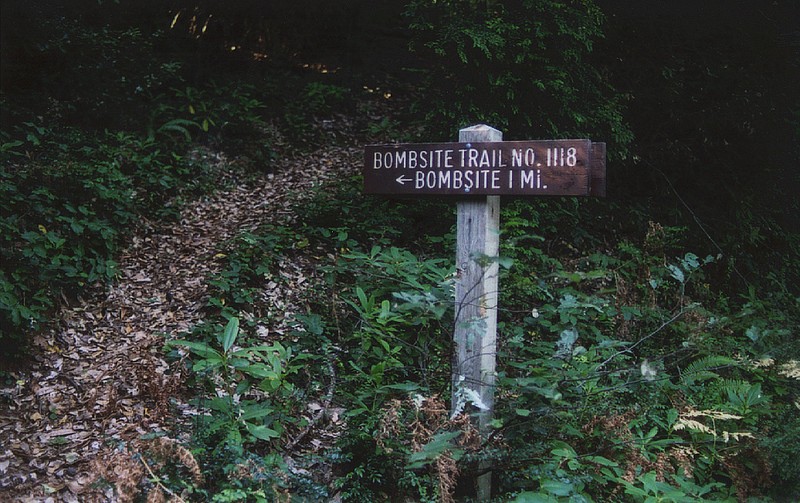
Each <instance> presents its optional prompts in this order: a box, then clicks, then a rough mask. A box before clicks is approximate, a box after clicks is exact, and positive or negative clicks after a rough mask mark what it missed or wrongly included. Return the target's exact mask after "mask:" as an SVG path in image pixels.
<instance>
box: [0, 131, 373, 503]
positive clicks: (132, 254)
mask: <svg viewBox="0 0 800 503" xmlns="http://www.w3.org/2000/svg"><path fill="white" fill-rule="evenodd" d="M339 143H340V144H342V142H341V141H340V142H339ZM345 144H346V146H344V147H324V148H322V149H320V150H317V151H315V152H312V153H308V154H304V155H300V156H295V157H294V158H291V159H285V160H282V161H280V162H278V163H277V165H276V166H275V168H274V171H273V173H274V174H269V175H266V174H265V175H264V176H263V177H261V178H260V179H258V180H256V181H255V182H250V183H239V184H235V185H234V186H233V187H232V188H228V189H225V190H222V191H220V192H217V193H216V194H214V195H212V196H210V197H207V198H204V199H202V200H198V201H195V202H192V203H191V204H189V205H187V206H186V207H185V208H184V209H183V211H182V213H181V217H180V221H179V223H178V224H174V223H168V224H160V223H154V224H152V225H150V226H149V227H150V231H149V232H147V233H140V234H138V235H136V236H134V237H133V238H132V240H131V244H130V246H129V247H128V248H127V249H126V250H125V251H124V252H123V253H122V254H121V255H120V256H119V257H118V259H117V261H118V263H119V270H120V279H119V281H118V282H117V283H116V284H114V285H112V286H111V287H110V288H109V290H108V291H107V292H106V293H105V294H103V295H100V296H96V297H94V298H90V299H86V300H85V301H83V302H81V303H80V304H78V305H75V304H73V305H72V306H66V307H64V308H63V312H62V317H61V322H60V324H59V326H58V327H57V329H55V330H53V331H51V332H50V333H47V334H44V335H42V336H40V337H38V338H37V340H36V345H37V346H38V347H39V348H41V352H40V354H39V355H38V356H37V358H36V363H35V364H34V365H33V366H32V368H30V369H29V370H27V371H25V372H21V373H17V374H16V375H17V377H18V379H17V381H16V383H15V384H12V387H9V388H5V389H0V393H2V394H0V500H2V501H14V500H16V501H115V500H116V498H117V497H116V496H115V495H114V494H115V493H114V492H113V490H112V488H111V487H110V486H109V485H108V484H105V485H102V484H101V485H98V484H96V483H95V482H96V481H97V480H98V479H99V478H100V476H102V478H104V479H106V480H107V479H108V478H109V477H110V478H115V477H116V478H124V477H126V476H128V475H130V473H129V472H130V470H134V471H135V470H136V469H135V468H133V467H132V466H130V465H125V464H124V463H123V464H119V463H118V461H119V459H120V458H119V453H120V452H121V451H122V450H124V448H125V446H126V445H128V444H130V443H131V442H136V441H137V439H138V438H140V437H141V435H143V434H146V433H154V432H169V431H170V426H171V425H174V424H175V423H176V421H179V420H180V417H176V416H175V414H176V412H177V414H178V416H180V415H181V414H182V413H184V414H186V413H189V412H190V411H189V410H188V409H189V408H188V406H186V405H185V404H178V406H177V407H175V406H174V403H173V405H170V401H171V400H172V399H174V397H175V396H178V395H179V394H180V391H181V390H180V386H181V382H180V380H179V379H178V378H177V377H176V376H173V375H171V374H170V371H169V370H170V369H169V365H168V364H167V363H166V362H165V361H164V360H163V358H162V356H163V351H162V346H163V342H164V337H163V336H162V335H161V334H170V335H172V336H174V335H176V334H177V333H179V332H183V331H186V330H189V329H190V328H191V327H192V326H193V325H195V324H197V323H198V322H199V321H200V320H201V319H202V318H203V316H204V307H205V306H206V303H207V301H208V292H207V286H206V283H205V280H206V279H207V278H208V277H209V275H210V274H212V273H214V272H216V271H217V270H218V268H219V267H220V265H221V260H218V259H215V255H216V254H218V253H220V252H221V251H223V250H224V249H225V246H226V244H227V243H228V242H229V241H230V239H231V238H232V237H234V236H235V235H236V234H237V233H239V232H241V231H243V230H248V229H253V228H255V227H257V226H258V225H260V224H262V223H265V222H271V221H276V219H278V220H280V221H286V220H287V219H290V218H291V215H290V201H289V198H290V197H296V196H297V194H303V193H306V192H307V189H308V188H309V187H310V186H311V185H312V184H318V183H320V182H321V181H322V180H324V179H326V178H330V177H335V176H342V175H345V174H348V175H349V174H352V173H354V172H355V171H356V170H357V169H358V165H359V163H360V162H361V161H360V155H361V154H360V148H359V147H358V146H357V145H355V140H353V141H351V142H345ZM197 155H200V156H205V159H204V160H205V161H206V162H214V163H220V164H225V165H227V168H226V170H227V171H228V172H230V173H235V172H236V166H235V161H231V160H229V159H226V158H225V157H224V156H223V155H222V154H216V153H211V152H203V151H200V152H199V153H198V154H197ZM292 195H294V196H292ZM273 295H276V296H277V297H287V298H288V297H291V295H292V292H289V291H287V292H277V294H276V293H274V292H273ZM182 440H185V439H182ZM140 468H141V467H140ZM101 471H104V473H100V472H101Z"/></svg>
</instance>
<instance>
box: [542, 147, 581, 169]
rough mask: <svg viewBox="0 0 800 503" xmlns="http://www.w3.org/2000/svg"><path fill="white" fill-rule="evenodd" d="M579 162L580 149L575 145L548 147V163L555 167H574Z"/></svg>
mask: <svg viewBox="0 0 800 503" xmlns="http://www.w3.org/2000/svg"><path fill="white" fill-rule="evenodd" d="M577 162H578V150H577V149H576V148H575V147H569V148H564V147H555V148H548V149H547V165H548V166H555V167H563V166H568V167H570V168H571V167H573V166H575V164H577Z"/></svg>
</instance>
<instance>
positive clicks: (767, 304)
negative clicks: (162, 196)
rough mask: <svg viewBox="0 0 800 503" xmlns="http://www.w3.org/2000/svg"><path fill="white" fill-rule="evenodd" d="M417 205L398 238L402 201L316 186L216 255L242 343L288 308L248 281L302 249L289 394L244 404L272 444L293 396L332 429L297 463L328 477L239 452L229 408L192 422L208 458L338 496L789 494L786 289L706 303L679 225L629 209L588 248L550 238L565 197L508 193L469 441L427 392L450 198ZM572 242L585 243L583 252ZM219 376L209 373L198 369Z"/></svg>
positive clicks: (577, 214) (238, 482)
mask: <svg viewBox="0 0 800 503" xmlns="http://www.w3.org/2000/svg"><path fill="white" fill-rule="evenodd" d="M420 206H421V207H422V209H421V211H423V212H427V215H428V217H429V220H442V221H444V222H448V221H449V222H450V223H449V224H445V223H443V222H433V221H427V222H425V226H424V227H420V226H418V225H416V226H409V234H403V233H399V232H397V231H398V229H403V230H405V229H406V227H405V226H406V225H407V224H408V221H409V219H412V218H414V215H415V214H416V213H415V212H416V211H417V210H420V208H415V207H414V206H413V205H405V204H396V202H389V201H385V200H378V199H365V198H361V197H359V196H358V195H357V193H356V189H354V188H353V186H352V184H351V183H349V182H348V181H345V182H338V183H332V184H331V185H328V186H325V187H324V188H321V189H320V190H319V192H318V193H315V194H314V197H312V199H311V200H310V201H305V202H304V203H303V206H302V208H298V212H297V213H298V215H299V216H298V221H297V222H296V224H295V225H293V226H292V227H291V228H287V227H278V226H267V227H265V228H263V229H260V230H259V231H256V232H253V233H245V234H242V235H241V236H240V237H239V238H238V239H237V241H236V244H235V246H234V247H233V249H230V250H226V256H225V257H224V260H226V261H227V262H228V264H229V266H228V267H227V268H224V269H223V272H222V273H221V274H220V275H219V276H217V277H216V278H214V279H213V280H212V285H213V286H214V288H215V290H214V291H215V292H217V293H215V294H213V295H212V299H217V300H212V307H213V308H215V309H218V310H219V311H220V312H221V313H223V315H225V316H235V315H236V313H240V314H241V316H242V319H243V320H246V321H245V324H246V325H247V326H248V329H247V331H248V332H250V334H251V335H250V336H246V337H245V336H240V337H245V338H244V339H242V341H243V342H242V347H246V344H245V341H247V344H250V345H256V344H259V342H258V341H259V340H260V339H259V337H261V338H263V337H264V336H263V335H262V336H255V335H252V334H257V333H259V329H258V327H259V326H261V325H262V324H268V323H270V320H273V321H275V320H277V319H281V320H284V321H286V318H284V317H283V316H284V315H283V313H279V312H277V310H275V309H274V308H270V307H269V304H270V300H269V299H268V298H266V297H264V296H262V295H260V294H259V288H262V287H263V285H264V283H265V282H271V281H273V282H274V281H288V279H283V280H282V279H280V274H279V271H280V268H281V264H283V263H286V262H284V261H286V260H289V261H291V260H295V259H299V258H300V257H303V256H313V257H314V261H315V263H316V264H317V270H318V272H319V274H320V275H319V276H318V277H316V278H314V279H313V285H312V286H310V287H309V288H308V290H307V291H306V293H305V294H304V295H303V296H302V298H303V303H304V306H303V308H304V309H305V311H302V310H301V312H297V313H295V314H293V315H292V316H291V317H290V320H289V324H290V326H291V327H292V329H291V331H290V333H289V334H288V337H283V338H281V341H282V342H281V344H284V341H289V340H290V341H291V343H287V344H286V345H284V346H283V347H284V348H285V349H287V350H288V349H290V347H289V346H291V350H292V354H293V355H294V357H293V358H298V357H302V359H301V360H299V361H301V362H302V368H298V369H297V371H296V373H294V374H291V375H290V376H289V377H288V379H289V382H291V383H292V392H291V393H290V396H291V397H292V399H291V400H289V399H281V400H277V401H276V399H275V398H274V397H261V398H260V399H259V400H258V401H259V403H260V405H256V404H253V405H254V406H257V407H258V406H260V407H264V406H266V404H270V405H269V406H270V407H272V408H273V411H272V412H271V414H273V417H274V419H273V421H274V423H270V426H268V427H269V428H271V429H274V431H276V432H278V431H280V432H281V433H280V435H281V438H282V439H283V438H285V437H284V436H285V435H288V436H289V438H292V432H296V431H298V429H301V428H303V427H304V423H302V421H301V422H300V423H297V422H296V421H297V420H296V417H297V416H296V414H297V411H296V410H294V409H293V407H296V404H294V405H293V402H292V400H297V401H301V402H302V401H303V400H306V401H307V400H317V401H319V400H320V399H319V397H320V396H322V395H326V394H327V393H331V395H326V396H329V397H330V399H331V400H333V401H335V402H336V404H337V406H339V407H342V408H343V409H344V411H345V412H344V417H345V421H346V423H347V428H346V430H345V431H343V432H342V433H340V435H339V436H338V438H337V440H336V445H335V446H334V447H333V448H331V449H329V450H328V451H327V452H325V453H324V454H322V455H321V456H320V458H319V459H318V460H317V462H322V463H324V464H327V465H330V466H332V470H333V473H334V474H335V477H334V481H333V482H331V483H330V484H329V485H327V486H323V485H321V484H320V483H318V482H314V481H313V480H311V479H309V478H303V477H298V476H291V475H290V474H286V473H284V474H283V475H281V473H282V471H283V470H284V468H285V467H282V466H281V465H280V463H278V462H275V463H273V464H271V465H270V467H269V468H265V467H264V465H263V464H262V465H257V464H256V465H252V463H255V461H254V459H255V458H256V457H259V456H260V458H259V459H262V460H264V459H274V458H272V457H270V456H274V454H275V451H274V445H273V444H272V443H270V442H265V441H256V442H248V441H246V426H244V425H243V424H242V423H241V422H238V423H236V428H238V429H239V432H240V436H241V439H242V440H241V442H240V447H237V448H236V449H231V448H229V447H226V448H220V446H222V445H224V444H225V442H224V441H223V440H222V438H223V437H221V436H216V437H215V436H213V435H205V434H203V433H199V434H198V436H197V437H196V438H197V440H198V442H199V444H200V445H201V446H204V447H202V449H201V450H203V451H205V452H208V453H213V455H210V457H209V458H207V459H209V463H212V461H211V459H212V458H213V459H215V460H225V461H224V464H226V466H238V467H240V468H241V467H242V466H251V465H252V466H261V470H262V472H260V473H270V474H272V475H270V477H278V478H280V477H283V478H280V480H282V481H283V482H282V485H280V487H282V488H283V490H286V491H288V492H290V493H296V494H304V495H311V494H314V495H317V496H319V495H327V496H331V495H333V494H336V495H338V496H339V497H341V498H342V500H343V501H375V500H383V499H389V498H390V497H397V496H398V495H402V497H408V498H414V499H418V500H420V501H440V500H444V501H448V500H447V498H451V497H452V498H461V499H467V498H469V497H471V496H472V495H474V493H473V492H472V489H471V487H470V486H471V482H470V481H471V480H472V479H473V478H474V476H475V474H477V473H478V472H479V471H480V467H481V466H487V465H488V466H491V467H492V469H493V473H494V477H493V478H494V494H495V495H496V496H498V497H501V498H505V499H509V500H515V501H561V500H565V499H572V500H575V501H613V500H625V499H627V500H631V501H646V500H648V499H659V498H660V499H664V500H670V501H697V500H722V501H734V500H737V499H740V500H741V499H746V498H748V497H761V498H767V499H768V498H769V496H771V495H778V494H782V493H788V494H794V493H792V491H795V492H796V489H795V487H796V484H797V473H796V470H795V469H794V465H793V464H792V463H789V464H787V463H786V460H787V459H790V458H791V455H792V453H794V452H796V451H797V449H798V448H800V446H798V444H797V442H798V436H797V431H796V430H797V424H796V423H797V422H796V421H795V420H794V417H795V416H796V410H797V399H798V398H797V397H798V396H800V380H799V379H798V370H797V369H798V363H797V361H798V346H797V343H796V341H795V340H794V334H795V329H794V327H796V326H797V322H798V320H797V312H798V311H797V300H796V299H791V298H790V297H782V298H783V299H784V302H782V303H779V302H775V300H776V299H777V298H778V297H775V298H770V297H761V296H759V295H757V294H756V293H755V292H754V291H751V292H750V293H749V294H748V295H747V296H746V297H744V298H743V299H729V298H727V297H725V295H724V294H722V293H720V292H719V291H718V290H716V289H715V288H714V286H713V285H711V284H709V278H710V276H709V275H707V274H706V271H707V270H708V269H711V268H713V267H715V265H716V264H717V260H718V258H717V256H712V255H701V254H695V253H691V252H687V251H686V250H685V248H684V247H683V244H682V240H683V236H684V234H685V232H686V230H685V229H683V228H681V227H667V226H662V225H660V224H658V223H656V222H652V221H650V222H648V221H644V222H642V221H641V220H639V221H638V222H639V223H638V225H637V224H636V223H628V225H629V228H631V227H632V228H638V229H639V234H638V235H632V234H631V235H626V236H625V237H624V238H622V237H620V236H618V235H616V234H615V235H614V238H615V239H614V240H611V239H609V238H608V236H606V237H605V238H604V239H602V240H601V239H599V238H598V237H597V236H594V235H592V234H591V233H588V231H587V233H582V232H579V231H576V230H572V231H570V232H568V233H563V234H559V233H558V230H559V229H560V228H561V227H562V226H563V225H564V224H563V222H570V223H576V222H577V223H579V222H580V220H581V214H582V212H583V211H584V209H583V208H582V207H581V206H580V205H572V204H569V203H567V204H560V203H558V202H555V203H550V204H541V205H530V206H529V205H526V204H516V203H510V204H508V205H507V206H506V207H505V210H504V214H503V218H502V220H501V221H502V233H503V238H502V239H501V243H502V247H501V258H500V259H499V260H502V262H503V263H504V264H512V265H511V267H510V268H509V269H504V272H503V273H502V277H501V279H500V284H501V301H500V323H499V334H498V335H499V339H498V355H497V365H498V367H497V371H498V380H497V389H496V392H495V396H496V402H495V403H496V410H495V412H494V420H493V422H492V425H491V428H492V429H491V433H490V436H489V438H488V439H483V440H481V439H480V438H479V436H477V434H476V432H475V431H474V430H473V429H471V428H473V427H474V426H472V423H471V421H469V420H468V416H467V415H464V416H453V415H451V414H450V409H451V407H452V404H448V403H447V402H448V400H447V399H446V398H442V397H449V396H450V389H449V388H450V385H451V376H450V365H451V358H452V342H451V339H452V330H453V321H452V320H453V316H454V314H453V304H452V303H453V281H454V277H453V269H452V262H451V259H450V258H447V256H448V255H450V254H451V253H452V247H453V241H454V240H453V236H452V229H451V226H452V220H453V218H452V212H451V211H450V210H448V209H446V207H445V205H440V204H437V203H430V204H427V203H426V204H422V205H420ZM434 210H435V211H436V212H437V213H436V215H439V216H440V217H441V218H439V217H432V216H431V215H433V213H432V212H433V211H434ZM392 222H396V223H397V225H396V226H393V225H392ZM584 230H586V229H584ZM576 243H578V245H576ZM581 243H583V244H584V245H585V244H586V243H595V244H597V243H603V244H604V245H605V246H604V247H601V246H596V247H592V248H588V249H590V250H591V253H585V252H584V251H582V250H581V248H580V246H583V245H581ZM260 285H261V286H260ZM776 295H778V294H776ZM222 299H225V302H222ZM788 300H791V301H792V302H787V301H788ZM212 333H219V328H217V329H215V330H214V331H212ZM206 340H212V341H213V339H206ZM208 344H214V343H213V342H211V343H208ZM223 347H224V345H223ZM202 351H205V346H203V349H202ZM215 351H217V352H219V350H218V349H217V350H215ZM209 354H212V353H209ZM196 356H201V355H196ZM290 361H291V360H290ZM242 368H246V367H242ZM287 368H293V367H292V364H291V363H289V367H287ZM201 369H202V366H201ZM198 370H200V369H198ZM245 373H246V372H245ZM208 377H211V376H208ZM208 377H206V378H204V379H208ZM224 381H225V379H224V378H222V374H220V375H218V376H217V378H216V381H215V382H218V383H219V382H224ZM205 382H207V383H208V382H211V381H205ZM237 382H238V381H237ZM255 382H256V381H255V380H247V383H248V384H246V385H245V384H242V383H241V382H239V384H238V385H237V386H245V387H244V388H241V389H250V388H246V386H250V387H252V386H253V384H254V383H255ZM332 383H333V384H335V386H333V387H331V384H332ZM205 386H206V391H207V392H210V391H211V390H212V388H211V387H209V385H208V384H206V385H205ZM241 397H242V398H241V400H246V395H245V394H242V395H241ZM247 403H249V402H247ZM467 410H469V408H467ZM209 413H210V415H211V416H215V417H216V416H219V417H218V418H217V420H219V421H228V422H229V423H230V422H231V421H230V419H225V417H230V416H225V414H223V413H222V411H215V410H212V409H211V408H209ZM209 420H211V419H209ZM464 421H466V422H464ZM273 424H274V425H275V426H272V425H273ZM278 424H280V426H281V427H282V428H283V429H280V428H278ZM199 431H200V432H202V431H204V430H203V429H202V428H201V429H200V430H199ZM276 438H277V437H276ZM235 439H236V441H237V442H238V437H235ZM247 460H251V461H247ZM209 469H212V467H211V465H209ZM289 472H291V470H289ZM237 473H241V472H237ZM228 477H229V479H228V480H230V481H232V482H230V484H229V485H220V486H218V487H217V488H216V489H215V490H216V491H217V492H218V493H219V494H222V492H224V491H234V490H237V491H242V493H241V494H255V492H257V491H262V490H263V488H264V486H263V485H258V483H256V482H254V480H256V478H254V477H255V476H254V475H253V474H252V472H251V474H250V475H248V476H246V477H244V478H239V479H237V478H230V475H228ZM287 477H288V478H287ZM270 480H272V479H270ZM226 484H227V483H226ZM248 491H252V492H248ZM231 494H232V493H231ZM237 494H239V493H237Z"/></svg>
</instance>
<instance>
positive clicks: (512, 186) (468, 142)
mask: <svg viewBox="0 0 800 503" xmlns="http://www.w3.org/2000/svg"><path fill="white" fill-rule="evenodd" d="M502 138H503V134H502V133H501V132H500V131H498V130H497V129H494V128H492V127H489V126H486V125H483V124H479V125H476V126H471V127H468V128H464V129H461V130H460V131H459V138H458V139H459V142H458V143H407V144H396V145H368V146H367V147H365V150H364V192H365V193H367V194H386V195H393V194H397V195H402V194H405V195H420V196H422V195H459V196H476V195H478V196H485V197H460V198H458V199H457V202H456V283H455V311H456V312H455V320H454V326H453V342H454V352H455V355H454V356H455V359H454V362H453V368H452V396H451V408H452V410H453V412H454V413H455V412H456V410H461V408H460V405H459V401H460V400H461V401H463V397H464V396H466V395H467V394H468V395H469V396H471V397H473V398H474V397H477V398H478V401H479V403H480V406H478V404H476V403H475V402H474V401H473V405H475V406H476V407H477V408H479V409H480V411H479V412H478V425H479V430H480V432H481V434H482V435H484V436H487V435H488V434H489V431H490V429H491V424H492V416H493V409H494V388H495V386H496V384H495V379H496V372H495V366H496V365H495V363H496V362H495V357H496V353H497V333H496V332H497V301H498V292H499V289H498V267H497V266H498V261H497V260H493V259H495V258H497V254H498V253H499V248H500V247H499V243H500V241H499V240H500V197H499V196H501V195H515V196H524V195H529V196H605V195H606V144H605V143H593V142H591V141H589V140H543V141H502ZM467 392H469V393H467ZM462 405H463V404H462ZM479 468H480V470H481V471H482V472H483V473H482V474H481V475H480V476H478V478H477V479H476V489H477V493H476V496H477V499H478V500H479V501H487V500H489V499H490V498H491V480H492V474H491V465H490V464H489V462H488V461H483V462H481V463H480V464H479Z"/></svg>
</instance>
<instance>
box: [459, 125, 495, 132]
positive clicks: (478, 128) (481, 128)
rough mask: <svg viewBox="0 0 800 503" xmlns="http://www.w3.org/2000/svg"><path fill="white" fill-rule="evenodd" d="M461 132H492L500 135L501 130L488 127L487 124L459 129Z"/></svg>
mask: <svg viewBox="0 0 800 503" xmlns="http://www.w3.org/2000/svg"><path fill="white" fill-rule="evenodd" d="M459 131H469V132H473V131H474V132H478V131H480V132H488V131H491V132H495V133H498V134H499V133H500V130H499V129H495V128H493V127H492V126H487V125H486V124H475V125H474V126H469V127H465V128H462V129H459Z"/></svg>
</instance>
